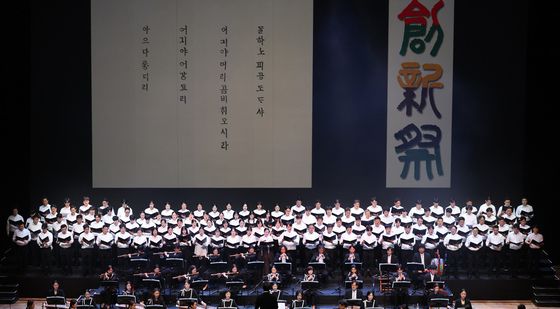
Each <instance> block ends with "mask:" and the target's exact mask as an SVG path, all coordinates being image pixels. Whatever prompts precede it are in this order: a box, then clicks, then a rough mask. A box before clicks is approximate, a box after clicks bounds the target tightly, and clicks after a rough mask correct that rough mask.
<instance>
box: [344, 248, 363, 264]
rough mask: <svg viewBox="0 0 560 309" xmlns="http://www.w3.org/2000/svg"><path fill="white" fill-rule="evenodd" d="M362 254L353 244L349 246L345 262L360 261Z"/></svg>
mask: <svg viewBox="0 0 560 309" xmlns="http://www.w3.org/2000/svg"><path fill="white" fill-rule="evenodd" d="M359 262H360V255H359V254H358V253H356V248H355V247H354V246H353V245H351V246H350V247H348V253H346V255H345V256H344V263H359Z"/></svg>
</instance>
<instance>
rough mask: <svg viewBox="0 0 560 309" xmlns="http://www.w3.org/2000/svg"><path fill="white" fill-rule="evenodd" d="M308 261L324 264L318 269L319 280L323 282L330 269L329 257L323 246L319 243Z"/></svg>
mask: <svg viewBox="0 0 560 309" xmlns="http://www.w3.org/2000/svg"><path fill="white" fill-rule="evenodd" d="M310 262H313V263H324V264H325V267H324V268H322V269H320V270H319V271H318V275H319V281H320V282H325V280H326V279H327V277H328V276H329V270H330V259H329V256H328V255H327V253H326V252H325V247H323V246H322V245H319V247H318V248H317V252H315V253H314V254H313V257H312V258H311V260H310Z"/></svg>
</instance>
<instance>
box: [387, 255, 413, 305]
mask: <svg viewBox="0 0 560 309" xmlns="http://www.w3.org/2000/svg"><path fill="white" fill-rule="evenodd" d="M399 281H409V278H408V276H407V275H406V273H405V272H404V271H403V268H402V265H400V264H399V266H398V268H397V272H396V273H393V274H392V275H391V282H399ZM393 292H394V297H395V306H400V305H403V304H404V305H405V306H407V308H408V289H406V288H398V289H395V290H394V291H393Z"/></svg>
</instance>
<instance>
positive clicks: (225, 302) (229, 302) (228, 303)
mask: <svg viewBox="0 0 560 309" xmlns="http://www.w3.org/2000/svg"><path fill="white" fill-rule="evenodd" d="M220 307H228V308H237V303H236V302H235V300H234V299H233V298H231V291H229V290H227V291H226V292H225V293H224V298H223V299H222V300H221V301H220Z"/></svg>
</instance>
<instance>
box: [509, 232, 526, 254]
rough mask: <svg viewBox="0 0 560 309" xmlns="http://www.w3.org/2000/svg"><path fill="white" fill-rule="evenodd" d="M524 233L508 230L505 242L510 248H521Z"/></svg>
mask: <svg viewBox="0 0 560 309" xmlns="http://www.w3.org/2000/svg"><path fill="white" fill-rule="evenodd" d="M525 237H526V236H525V234H523V233H521V232H519V231H518V232H517V233H515V232H510V233H509V234H508V236H507V237H506V244H508V245H509V248H510V249H511V250H519V249H521V248H523V243H525Z"/></svg>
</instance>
